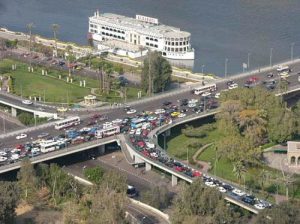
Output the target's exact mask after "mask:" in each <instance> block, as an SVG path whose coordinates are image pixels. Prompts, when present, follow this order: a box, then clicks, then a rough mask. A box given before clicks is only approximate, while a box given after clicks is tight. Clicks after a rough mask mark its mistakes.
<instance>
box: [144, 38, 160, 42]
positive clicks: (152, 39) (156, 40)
mask: <svg viewBox="0 0 300 224" xmlns="http://www.w3.org/2000/svg"><path fill="white" fill-rule="evenodd" d="M146 40H151V41H155V42H158V39H155V38H152V37H146Z"/></svg>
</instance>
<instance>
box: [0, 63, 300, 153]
mask: <svg viewBox="0 0 300 224" xmlns="http://www.w3.org/2000/svg"><path fill="white" fill-rule="evenodd" d="M290 67H291V69H292V72H291V74H290V77H289V78H288V81H289V82H290V84H289V86H290V87H292V86H296V85H299V82H298V74H297V73H298V72H300V63H297V64H295V65H292V66H290ZM272 72H273V73H274V79H276V80H277V81H278V80H279V77H278V75H277V71H276V68H274V69H273V70H272ZM266 75H267V74H266V72H260V73H257V74H256V75H251V76H247V77H241V78H239V79H237V80H235V82H236V83H238V84H239V86H243V85H244V83H245V82H246V80H248V79H249V77H252V76H255V77H258V78H259V81H260V82H262V81H264V80H268V79H270V78H267V76H266ZM272 79H273V78H272ZM217 89H218V90H217V91H218V92H219V91H221V90H224V89H227V81H226V80H224V81H219V82H218V83H217ZM185 98H187V99H191V98H199V96H195V95H193V94H192V93H191V91H190V90H187V91H185V92H183V93H179V94H177V95H174V96H169V97H162V98H160V99H155V100H152V101H150V102H145V101H140V102H139V104H137V105H136V106H134V108H135V109H136V110H137V111H147V110H149V111H153V110H155V109H157V108H161V107H162V103H163V102H164V101H171V102H173V103H174V104H177V100H178V99H185ZM94 113H96V112H88V111H84V112H83V111H81V112H78V113H76V115H80V116H82V117H85V118H82V119H81V120H82V122H81V125H80V126H78V128H80V127H84V126H86V125H87V123H88V121H89V118H86V117H87V116H89V114H90V116H92V114H94ZM99 113H100V114H107V115H108V119H109V120H114V119H116V118H123V117H128V116H129V115H127V114H126V113H125V111H124V110H123V109H121V108H112V109H109V110H103V111H101V112H99ZM188 113H191V111H189V112H188ZM100 124H101V123H100ZM41 132H47V133H50V134H51V135H57V134H61V133H62V132H61V131H57V130H54V127H48V128H44V129H39V130H36V131H32V132H30V133H27V134H28V138H26V139H23V140H16V139H15V136H12V137H8V138H5V139H3V140H2V141H3V142H5V146H7V147H9V146H14V145H15V144H20V143H25V142H28V141H29V140H31V138H32V139H36V138H37V135H39V134H40V133H41Z"/></svg>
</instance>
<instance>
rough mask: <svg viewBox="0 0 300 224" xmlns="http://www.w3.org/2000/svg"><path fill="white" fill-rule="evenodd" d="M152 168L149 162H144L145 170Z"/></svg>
mask: <svg viewBox="0 0 300 224" xmlns="http://www.w3.org/2000/svg"><path fill="white" fill-rule="evenodd" d="M151 168H152V165H151V164H150V163H146V171H150V170H151Z"/></svg>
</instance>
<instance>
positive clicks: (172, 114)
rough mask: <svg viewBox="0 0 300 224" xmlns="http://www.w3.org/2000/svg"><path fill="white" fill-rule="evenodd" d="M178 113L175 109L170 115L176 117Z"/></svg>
mask: <svg viewBox="0 0 300 224" xmlns="http://www.w3.org/2000/svg"><path fill="white" fill-rule="evenodd" d="M178 115H180V112H177V111H175V112H172V113H171V117H177V116H178Z"/></svg>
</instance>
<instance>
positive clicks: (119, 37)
mask: <svg viewBox="0 0 300 224" xmlns="http://www.w3.org/2000/svg"><path fill="white" fill-rule="evenodd" d="M101 34H102V35H104V36H108V37H114V38H118V39H120V40H125V37H121V36H117V35H114V34H111V33H105V32H102V33H101Z"/></svg>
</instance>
